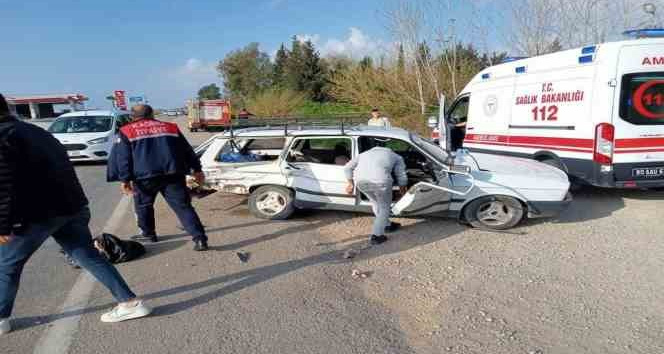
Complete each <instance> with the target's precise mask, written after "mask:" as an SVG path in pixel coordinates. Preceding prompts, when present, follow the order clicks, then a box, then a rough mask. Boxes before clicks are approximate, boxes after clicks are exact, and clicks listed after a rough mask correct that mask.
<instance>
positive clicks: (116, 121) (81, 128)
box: [48, 110, 131, 161]
mask: <svg viewBox="0 0 664 354" xmlns="http://www.w3.org/2000/svg"><path fill="white" fill-rule="evenodd" d="M130 120H131V117H130V115H129V113H128V112H124V111H96V110H95V111H79V112H72V113H67V114H63V115H61V116H60V117H58V119H56V120H55V121H54V122H53V123H52V124H51V125H50V126H49V127H48V131H49V132H51V134H53V136H54V137H55V138H56V139H58V140H59V141H60V143H61V144H62V145H64V147H65V149H66V150H67V154H68V155H69V159H70V160H72V161H106V160H108V156H109V154H110V153H111V148H112V147H113V142H114V140H115V138H116V136H117V132H118V130H119V129H120V127H121V126H122V125H124V124H126V123H127V122H129V121H130Z"/></svg>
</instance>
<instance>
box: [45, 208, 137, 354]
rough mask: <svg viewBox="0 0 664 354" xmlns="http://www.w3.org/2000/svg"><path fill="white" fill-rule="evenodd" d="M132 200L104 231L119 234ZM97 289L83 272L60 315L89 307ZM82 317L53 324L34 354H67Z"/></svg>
mask: <svg viewBox="0 0 664 354" xmlns="http://www.w3.org/2000/svg"><path fill="white" fill-rule="evenodd" d="M130 202H131V198H130V197H128V196H126V195H124V196H122V199H121V200H120V202H119V203H118V205H117V206H116V207H115V210H113V214H111V217H110V219H108V222H106V225H104V229H103V230H104V231H105V232H108V233H117V231H118V230H119V229H120V226H121V225H122V221H123V218H124V217H125V214H126V213H127V211H128V209H129V205H130ZM94 287H95V279H94V278H93V277H92V275H90V273H88V272H86V271H83V272H81V275H79V276H78V279H76V283H75V284H74V287H72V289H71V291H69V294H68V295H67V299H66V300H65V302H64V304H62V307H61V308H60V310H59V311H60V312H59V313H66V312H72V311H80V310H82V309H84V308H85V307H86V306H87V305H88V301H89V300H90V294H92V290H93V289H94ZM80 320H81V315H74V316H67V317H64V318H61V319H58V320H55V321H53V322H52V323H51V327H50V328H49V329H47V330H46V331H44V333H43V334H42V336H41V337H40V338H39V341H38V342H37V345H36V346H35V350H34V351H33V353H34V354H66V353H67V351H68V350H69V346H70V345H71V342H72V339H73V338H74V335H75V334H76V332H77V331H78V323H79V322H80Z"/></svg>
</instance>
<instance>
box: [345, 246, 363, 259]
mask: <svg viewBox="0 0 664 354" xmlns="http://www.w3.org/2000/svg"><path fill="white" fill-rule="evenodd" d="M358 254H360V251H358V250H356V249H352V248H349V249H347V250H346V251H345V252H344V254H343V258H344V259H351V258H355V256H357V255H358Z"/></svg>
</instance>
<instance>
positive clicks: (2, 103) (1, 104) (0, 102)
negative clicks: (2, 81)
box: [0, 93, 9, 114]
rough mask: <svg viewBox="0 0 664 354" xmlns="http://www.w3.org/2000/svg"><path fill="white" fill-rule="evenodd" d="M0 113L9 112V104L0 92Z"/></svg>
mask: <svg viewBox="0 0 664 354" xmlns="http://www.w3.org/2000/svg"><path fill="white" fill-rule="evenodd" d="M0 114H9V104H8V103H7V101H6V100H5V97H4V96H3V95H2V94H1V93H0Z"/></svg>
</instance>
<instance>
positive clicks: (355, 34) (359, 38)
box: [296, 27, 390, 58]
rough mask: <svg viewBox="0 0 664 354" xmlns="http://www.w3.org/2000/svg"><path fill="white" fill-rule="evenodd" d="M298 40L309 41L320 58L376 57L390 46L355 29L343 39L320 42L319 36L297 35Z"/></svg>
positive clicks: (350, 30) (351, 29)
mask: <svg viewBox="0 0 664 354" xmlns="http://www.w3.org/2000/svg"><path fill="white" fill-rule="evenodd" d="M296 37H297V39H298V40H300V41H302V42H304V41H307V40H310V41H311V42H312V43H313V44H314V45H315V46H316V48H318V50H319V51H320V53H321V55H322V56H329V55H334V56H336V55H340V56H348V57H352V58H361V57H364V56H367V55H368V56H372V57H377V56H380V55H381V54H383V53H385V52H386V51H387V50H389V49H390V45H389V44H388V43H386V42H384V41H382V40H380V39H376V38H371V37H370V36H368V35H366V34H365V33H364V32H362V30H360V29H359V28H357V27H351V28H350V29H349V33H348V37H346V38H343V39H338V38H328V39H327V40H325V41H324V42H321V36H320V35H319V34H299V35H297V36H296Z"/></svg>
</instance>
